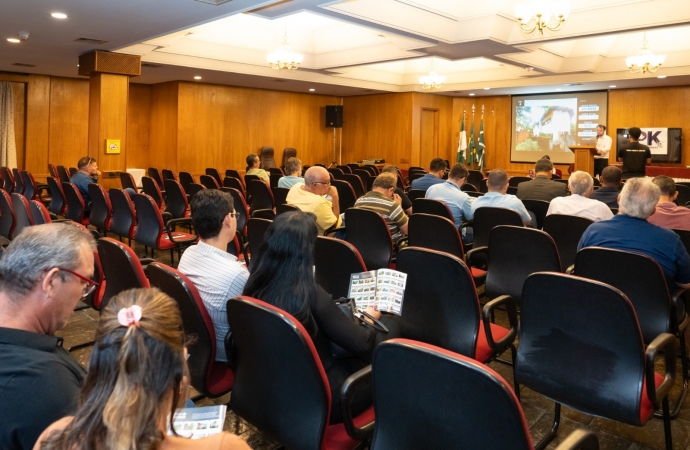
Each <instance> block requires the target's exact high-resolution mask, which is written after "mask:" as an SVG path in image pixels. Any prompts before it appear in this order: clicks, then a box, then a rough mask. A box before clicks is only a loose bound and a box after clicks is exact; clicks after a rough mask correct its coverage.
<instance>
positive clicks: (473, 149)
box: [467, 120, 477, 168]
mask: <svg viewBox="0 0 690 450" xmlns="http://www.w3.org/2000/svg"><path fill="white" fill-rule="evenodd" d="M476 157H477V143H476V142H475V140H474V120H473V121H472V125H471V126H470V142H469V144H468V150H467V162H468V163H469V164H470V168H472V161H476V159H475V158H476Z"/></svg>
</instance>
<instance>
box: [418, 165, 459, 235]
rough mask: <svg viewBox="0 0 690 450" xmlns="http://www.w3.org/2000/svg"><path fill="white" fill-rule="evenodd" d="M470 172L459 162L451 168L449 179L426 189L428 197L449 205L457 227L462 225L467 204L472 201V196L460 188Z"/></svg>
mask: <svg viewBox="0 0 690 450" xmlns="http://www.w3.org/2000/svg"><path fill="white" fill-rule="evenodd" d="M467 175H469V172H468V171H467V168H466V167H465V166H464V165H462V164H460V163H458V164H456V165H454V166H453V167H452V168H451V169H450V173H449V174H448V179H447V180H446V181H445V182H444V183H440V184H435V185H433V186H431V187H430V188H429V189H427V190H426V195H425V197H426V198H430V199H434V200H440V201H442V202H443V203H445V204H446V206H448V209H449V210H450V213H451V214H452V215H453V221H454V222H455V226H456V227H458V228H459V227H460V225H462V221H463V211H464V209H465V204H466V203H469V202H470V196H469V195H467V194H466V193H464V192H463V191H462V190H460V187H461V186H462V185H463V184H465V181H467Z"/></svg>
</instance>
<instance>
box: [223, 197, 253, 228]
mask: <svg viewBox="0 0 690 450" xmlns="http://www.w3.org/2000/svg"><path fill="white" fill-rule="evenodd" d="M220 190H221V191H223V192H227V193H229V194H230V195H232V202H233V207H234V208H235V212H237V213H239V214H240V215H239V217H237V231H239V232H240V233H242V234H245V235H246V234H247V230H246V228H247V219H248V218H249V207H248V206H247V202H246V200H245V199H244V195H243V194H242V192H240V191H239V190H238V189H234V188H227V187H222V188H220Z"/></svg>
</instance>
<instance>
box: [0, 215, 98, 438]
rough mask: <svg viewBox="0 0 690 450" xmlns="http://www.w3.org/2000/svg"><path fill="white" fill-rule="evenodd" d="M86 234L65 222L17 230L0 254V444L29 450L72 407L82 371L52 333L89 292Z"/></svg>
mask: <svg viewBox="0 0 690 450" xmlns="http://www.w3.org/2000/svg"><path fill="white" fill-rule="evenodd" d="M95 248H96V245H95V242H94V240H93V238H92V237H91V235H90V234H88V233H86V232H84V231H83V230H82V229H80V228H79V227H77V226H74V225H70V224H65V223H52V224H46V225H36V226H33V227H29V228H26V229H24V230H23V231H22V232H21V233H20V234H19V236H17V237H16V238H15V239H14V240H13V241H12V243H11V244H10V245H9V246H8V247H7V249H6V250H5V252H4V255H3V256H2V259H0V417H1V418H2V419H0V448H3V449H24V450H27V449H31V448H33V446H34V443H35V442H36V439H37V438H38V436H39V435H40V434H41V432H42V431H43V430H45V428H46V427H47V426H48V425H50V424H51V423H52V422H54V421H56V420H58V419H60V418H61V417H64V416H65V415H67V414H71V413H73V412H74V410H75V408H76V406H77V398H78V396H79V389H80V387H81V384H82V382H83V381H84V376H85V373H86V372H85V371H84V369H82V367H81V366H80V365H79V363H77V361H75V360H74V359H73V358H72V357H71V356H70V355H69V353H67V351H66V350H65V349H64V348H63V347H62V338H61V337H58V336H55V332H56V331H57V330H60V329H62V328H63V327H64V326H65V324H66V323H67V320H68V319H69V317H70V316H71V315H72V311H74V308H75V307H76V306H77V303H78V302H79V300H81V299H84V298H85V297H86V296H87V295H88V294H90V293H91V292H93V289H94V288H95V286H96V283H94V282H93V281H91V280H89V278H90V277H92V276H93V270H94V261H93V252H94V250H95Z"/></svg>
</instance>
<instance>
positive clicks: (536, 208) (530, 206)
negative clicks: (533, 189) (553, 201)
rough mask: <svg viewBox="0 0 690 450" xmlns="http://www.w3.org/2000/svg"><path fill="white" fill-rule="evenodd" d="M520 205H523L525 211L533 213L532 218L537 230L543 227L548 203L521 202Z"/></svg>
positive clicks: (540, 201) (541, 201)
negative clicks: (534, 220)
mask: <svg viewBox="0 0 690 450" xmlns="http://www.w3.org/2000/svg"><path fill="white" fill-rule="evenodd" d="M522 204H523V205H525V208H527V211H531V212H533V213H534V217H536V219H537V228H539V229H541V227H543V226H544V218H545V217H546V212H547V211H548V210H549V202H547V201H544V200H522Z"/></svg>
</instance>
